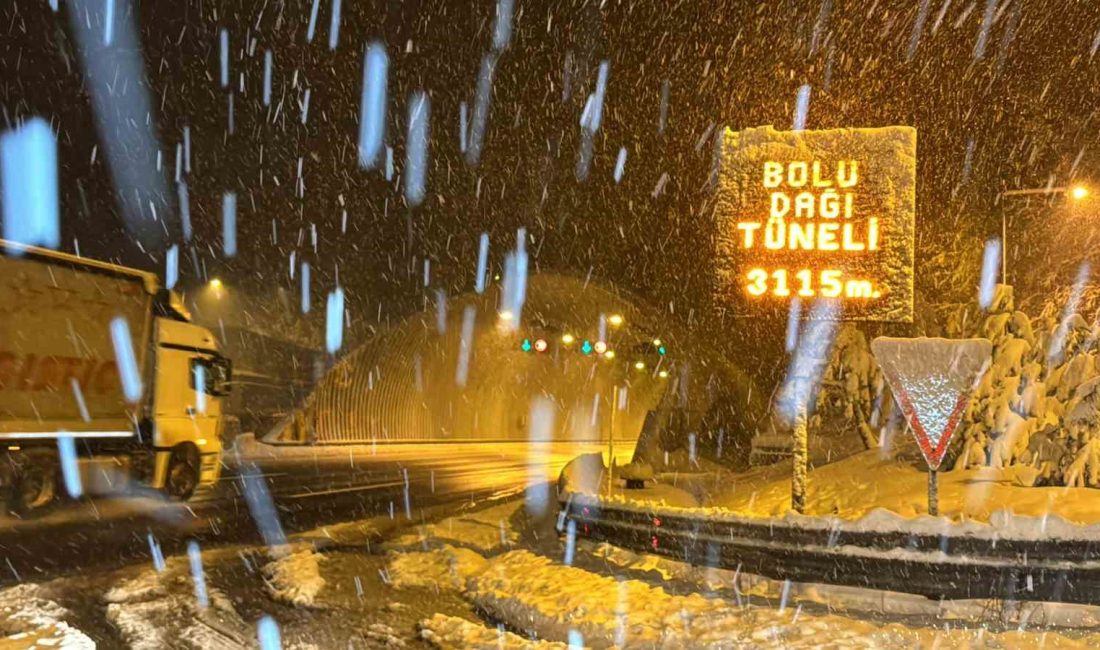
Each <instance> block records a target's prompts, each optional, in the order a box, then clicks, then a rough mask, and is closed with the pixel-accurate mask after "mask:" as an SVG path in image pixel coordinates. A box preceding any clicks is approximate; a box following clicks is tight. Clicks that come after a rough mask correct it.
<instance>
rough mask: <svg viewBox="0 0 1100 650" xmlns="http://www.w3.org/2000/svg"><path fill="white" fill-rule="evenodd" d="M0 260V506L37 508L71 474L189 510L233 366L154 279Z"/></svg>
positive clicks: (34, 252) (126, 271)
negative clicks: (185, 504)
mask: <svg viewBox="0 0 1100 650" xmlns="http://www.w3.org/2000/svg"><path fill="white" fill-rule="evenodd" d="M0 249H2V250H0V253H2V254H0V495H2V498H0V501H2V500H6V501H7V505H8V508H9V509H10V510H12V511H15V512H19V513H28V512H30V511H33V510H35V509H39V508H41V507H43V506H45V505H47V504H49V503H51V502H52V501H53V500H54V499H55V498H56V497H58V496H60V493H61V489H60V485H61V484H62V482H61V479H62V476H63V475H64V474H65V472H66V471H67V472H68V474H69V476H65V479H66V481H70V480H71V475H72V474H74V473H78V475H79V476H80V477H81V480H82V483H81V484H80V485H81V486H82V490H81V491H82V492H85V493H87V492H94V491H96V486H99V489H102V488H103V486H104V483H108V484H112V485H110V486H108V487H109V488H110V489H111V490H112V491H115V490H117V489H118V488H119V487H125V485H128V484H129V483H130V481H131V480H133V481H135V482H138V483H143V484H145V485H146V486H147V487H149V488H154V489H158V490H163V492H164V493H165V494H167V495H168V496H169V497H171V498H175V499H187V498H190V497H191V495H192V494H193V493H194V492H195V490H196V489H198V488H203V487H206V486H210V485H212V484H213V483H215V482H216V481H217V480H218V476H219V474H220V469H221V450H222V444H221V439H220V435H221V428H222V398H223V397H224V396H225V395H227V394H228V390H229V383H230V378H231V372H232V366H231V364H230V362H229V360H228V359H226V358H225V357H223V356H222V355H221V354H220V353H219V352H218V346H217V342H216V340H215V339H214V336H213V334H212V333H211V332H210V331H209V330H207V329H205V328H203V327H199V326H198V325H194V324H192V323H190V322H188V321H189V320H190V318H189V314H188V312H187V310H186V308H184V306H183V303H182V301H181V300H180V299H179V297H178V295H177V294H175V293H174V292H171V291H168V290H166V289H162V288H161V287H160V284H159V282H158V280H157V277H156V275H154V274H152V273H147V272H143V271H138V270H135V269H130V268H126V267H122V266H117V265H115V264H108V263H105V262H99V261H95V260H91V259H86V258H83V257H78V256H74V255H68V254H65V253H59V252H56V251H52V250H46V249H42V248H36V247H31V246H24V245H21V244H16V243H13V242H8V241H4V240H0ZM126 330H128V332H129V336H128V337H127V336H126V335H125V334H126ZM62 438H71V439H72V441H73V443H74V444H73V445H70V444H69V441H68V440H61V439H62ZM61 448H64V451H65V452H66V453H61V452H60V451H59V450H60V449H61ZM69 451H75V454H73V456H75V459H76V461H75V462H71V461H69V458H70V455H69V453H68V452H69ZM63 460H64V461H65V468H64V470H63V468H62V462H63ZM73 467H76V470H74V469H72V468H73ZM119 483H122V484H124V485H123V486H120V485H119ZM66 484H68V483H66Z"/></svg>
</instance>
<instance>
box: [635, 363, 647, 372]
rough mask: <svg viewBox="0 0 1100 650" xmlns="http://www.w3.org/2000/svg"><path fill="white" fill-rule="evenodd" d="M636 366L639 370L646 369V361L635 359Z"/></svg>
mask: <svg viewBox="0 0 1100 650" xmlns="http://www.w3.org/2000/svg"><path fill="white" fill-rule="evenodd" d="M634 367H635V368H637V369H638V370H645V361H635V362H634Z"/></svg>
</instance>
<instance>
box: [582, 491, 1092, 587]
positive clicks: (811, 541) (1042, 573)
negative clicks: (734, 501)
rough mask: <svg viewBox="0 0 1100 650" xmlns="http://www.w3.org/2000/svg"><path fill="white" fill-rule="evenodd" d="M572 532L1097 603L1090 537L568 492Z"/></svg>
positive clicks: (750, 561)
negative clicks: (913, 527)
mask: <svg viewBox="0 0 1100 650" xmlns="http://www.w3.org/2000/svg"><path fill="white" fill-rule="evenodd" d="M561 505H562V512H561V521H562V522H563V523H564V522H568V521H573V522H574V523H575V528H576V534H577V536H578V537H588V538H592V539H596V540H601V541H606V542H608V543H610V544H613V545H615V546H620V547H622V548H626V549H628V550H631V551H635V552H640V553H651V554H657V555H663V556H666V557H669V558H671V559H675V560H679V561H683V562H688V563H690V564H695V565H700V566H712V567H716V568H722V569H729V570H740V571H742V572H746V573H753V574H757V575H761V576H765V577H768V578H772V579H775V580H791V581H794V582H805V583H825V584H834V585H845V586H852V587H866V588H870V589H878V590H889V591H898V592H905V593H911V594H918V595H922V596H927V597H929V598H934V599H941V598H943V599H960V598H992V599H1002V600H1016V601H1025V600H1026V601H1049V602H1063V603H1079V604H1100V539H1097V540H1051V539H1044V540H1036V541H1031V540H1019V539H991V538H985V537H973V536H938V535H929V534H924V533H908V532H903V531H892V532H869V531H853V530H844V529H843V528H840V527H834V528H831V529H830V528H827V527H803V526H799V525H797V524H794V523H791V522H788V521H783V520H772V521H765V520H760V521H750V520H745V519H737V520H733V519H731V518H713V519H712V518H706V517H704V516H694V515H689V514H683V513H681V512H674V511H665V510H662V509H660V508H645V507H640V506H626V505H623V504H608V503H604V502H601V501H600V500H599V499H597V498H595V497H592V496H588V495H578V494H571V495H568V496H567V497H565V498H564V499H563V502H562V504H561Z"/></svg>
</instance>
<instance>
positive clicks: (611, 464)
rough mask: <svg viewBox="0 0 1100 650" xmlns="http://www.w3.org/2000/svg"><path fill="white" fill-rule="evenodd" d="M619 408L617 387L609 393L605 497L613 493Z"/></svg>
mask: <svg viewBox="0 0 1100 650" xmlns="http://www.w3.org/2000/svg"><path fill="white" fill-rule="evenodd" d="M618 406H619V387H618V386H615V388H614V390H613V391H612V392H611V423H610V426H609V427H608V429H609V431H608V433H607V496H611V495H612V494H614V492H615V409H616V408H618Z"/></svg>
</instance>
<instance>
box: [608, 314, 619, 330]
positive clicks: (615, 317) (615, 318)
mask: <svg viewBox="0 0 1100 650" xmlns="http://www.w3.org/2000/svg"><path fill="white" fill-rule="evenodd" d="M607 322H608V323H610V324H611V326H612V327H618V326H620V325H622V324H623V317H622V315H620V314H611V315H610V316H608V317H607Z"/></svg>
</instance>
